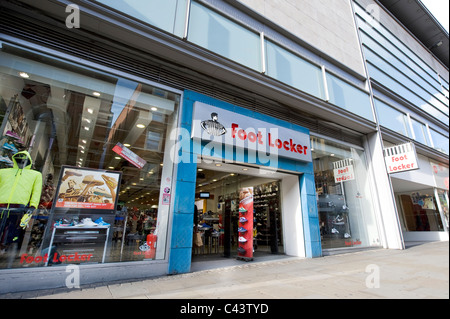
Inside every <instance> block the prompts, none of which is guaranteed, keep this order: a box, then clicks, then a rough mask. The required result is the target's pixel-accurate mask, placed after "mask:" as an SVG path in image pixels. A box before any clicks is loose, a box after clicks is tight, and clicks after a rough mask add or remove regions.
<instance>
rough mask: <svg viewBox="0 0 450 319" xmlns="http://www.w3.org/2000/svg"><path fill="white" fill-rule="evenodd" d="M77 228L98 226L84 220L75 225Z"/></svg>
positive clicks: (88, 220)
mask: <svg viewBox="0 0 450 319" xmlns="http://www.w3.org/2000/svg"><path fill="white" fill-rule="evenodd" d="M76 226H77V227H94V226H98V224H96V223H94V222H93V221H92V219H90V218H84V219H83V220H82V221H81V223H79V224H77V225H76Z"/></svg>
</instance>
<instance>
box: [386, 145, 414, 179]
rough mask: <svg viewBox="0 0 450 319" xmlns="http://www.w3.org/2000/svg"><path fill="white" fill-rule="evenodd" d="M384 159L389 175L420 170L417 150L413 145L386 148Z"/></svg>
mask: <svg viewBox="0 0 450 319" xmlns="http://www.w3.org/2000/svg"><path fill="white" fill-rule="evenodd" d="M384 159H385V162H386V168H387V170H388V173H389V174H394V173H400V172H406V171H411V170H416V169H419V165H418V163H417V155H416V149H415V148H414V144H412V143H406V144H402V145H397V146H393V147H389V148H386V149H385V150H384Z"/></svg>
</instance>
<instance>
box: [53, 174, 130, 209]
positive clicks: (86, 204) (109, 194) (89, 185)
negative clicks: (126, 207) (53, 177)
mask: <svg viewBox="0 0 450 319" xmlns="http://www.w3.org/2000/svg"><path fill="white" fill-rule="evenodd" d="M62 169H63V172H62V175H61V176H62V178H61V181H60V184H59V188H58V189H57V195H56V204H55V208H77V209H78V208H85V209H102V210H103V209H105V210H114V207H115V202H116V199H117V194H118V188H119V185H120V177H121V174H120V173H119V172H117V173H116V172H106V171H104V170H93V169H85V168H74V167H63V168H62Z"/></svg>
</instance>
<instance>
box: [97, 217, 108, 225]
mask: <svg viewBox="0 0 450 319" xmlns="http://www.w3.org/2000/svg"><path fill="white" fill-rule="evenodd" d="M94 223H96V224H97V225H98V226H110V224H108V223H106V222H105V221H103V217H99V218H97V219H96V220H95V222H94Z"/></svg>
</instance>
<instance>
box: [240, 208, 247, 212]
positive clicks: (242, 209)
mask: <svg viewBox="0 0 450 319" xmlns="http://www.w3.org/2000/svg"><path fill="white" fill-rule="evenodd" d="M246 212H247V210H246V209H245V208H244V207H240V208H239V213H246Z"/></svg>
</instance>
